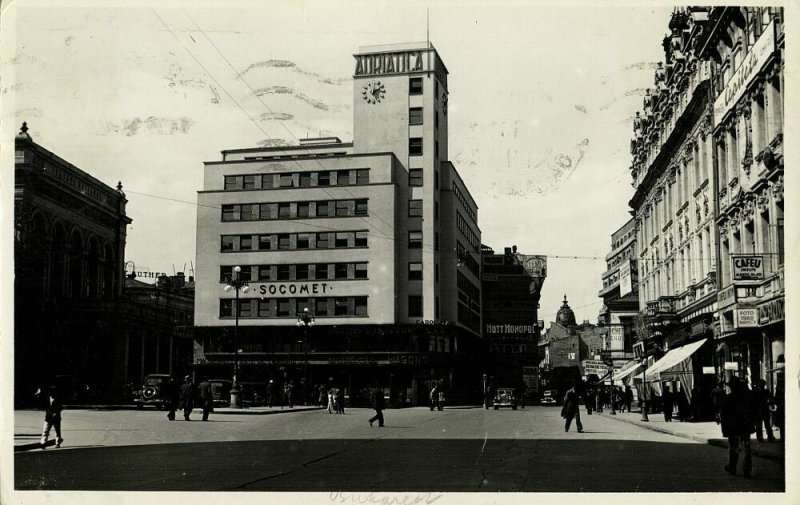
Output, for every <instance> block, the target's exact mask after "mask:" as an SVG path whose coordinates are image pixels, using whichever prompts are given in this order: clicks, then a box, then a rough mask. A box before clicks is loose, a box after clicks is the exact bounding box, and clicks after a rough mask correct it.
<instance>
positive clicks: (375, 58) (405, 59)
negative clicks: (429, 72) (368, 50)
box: [355, 51, 426, 75]
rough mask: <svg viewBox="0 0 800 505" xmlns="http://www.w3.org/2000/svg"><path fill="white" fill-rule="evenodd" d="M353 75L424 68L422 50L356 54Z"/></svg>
mask: <svg viewBox="0 0 800 505" xmlns="http://www.w3.org/2000/svg"><path fill="white" fill-rule="evenodd" d="M355 58H356V71H355V75H382V74H404V73H408V72H421V71H423V70H425V68H424V64H425V60H426V59H425V58H423V57H422V51H401V52H396V53H377V54H359V55H356V57H355Z"/></svg>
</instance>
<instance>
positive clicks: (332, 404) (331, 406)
mask: <svg viewBox="0 0 800 505" xmlns="http://www.w3.org/2000/svg"><path fill="white" fill-rule="evenodd" d="M334 412H336V388H330V389H329V390H328V414H333V413H334Z"/></svg>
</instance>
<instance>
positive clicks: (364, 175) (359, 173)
mask: <svg viewBox="0 0 800 505" xmlns="http://www.w3.org/2000/svg"><path fill="white" fill-rule="evenodd" d="M356 184H358V185H360V186H363V185H365V184H369V169H368V168H362V169H360V170H356Z"/></svg>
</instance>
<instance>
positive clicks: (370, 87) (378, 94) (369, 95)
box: [361, 81, 386, 103]
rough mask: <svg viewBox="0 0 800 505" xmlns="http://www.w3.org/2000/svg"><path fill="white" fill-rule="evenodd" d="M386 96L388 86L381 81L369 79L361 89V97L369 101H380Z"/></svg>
mask: <svg viewBox="0 0 800 505" xmlns="http://www.w3.org/2000/svg"><path fill="white" fill-rule="evenodd" d="M384 96H386V88H385V87H384V85H383V84H382V83H381V81H369V82H368V83H367V84H366V86H364V89H363V90H362V91H361V97H362V98H363V99H364V101H365V102H367V103H378V102H380V101H381V100H383V97H384Z"/></svg>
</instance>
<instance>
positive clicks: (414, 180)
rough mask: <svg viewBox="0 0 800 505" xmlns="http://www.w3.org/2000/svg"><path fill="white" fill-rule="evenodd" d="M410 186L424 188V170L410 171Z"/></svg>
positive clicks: (413, 169)
mask: <svg viewBox="0 0 800 505" xmlns="http://www.w3.org/2000/svg"><path fill="white" fill-rule="evenodd" d="M408 185H409V186H422V169H421V168H412V169H410V170H409V171H408Z"/></svg>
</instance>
